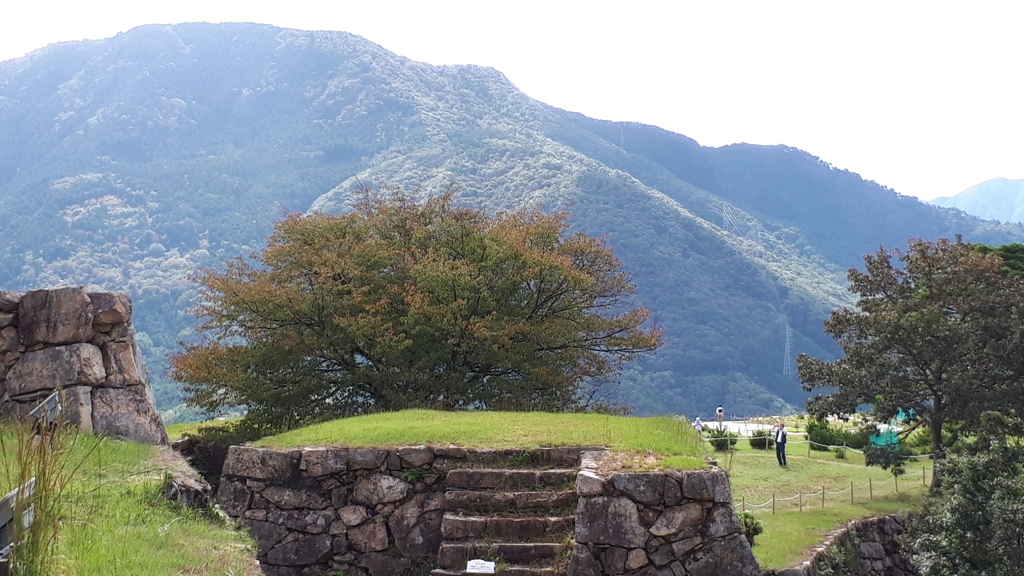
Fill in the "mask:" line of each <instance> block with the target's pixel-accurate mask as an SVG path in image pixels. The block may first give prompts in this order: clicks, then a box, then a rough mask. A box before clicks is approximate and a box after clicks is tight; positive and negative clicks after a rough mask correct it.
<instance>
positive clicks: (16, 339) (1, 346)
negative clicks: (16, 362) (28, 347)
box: [0, 326, 21, 352]
mask: <svg viewBox="0 0 1024 576" xmlns="http://www.w3.org/2000/svg"><path fill="white" fill-rule="evenodd" d="M18 346H21V337H20V336H18V329H17V328H16V327H14V326H7V327H6V328H4V329H3V330H0V352H13V351H15V350H17V349H18Z"/></svg>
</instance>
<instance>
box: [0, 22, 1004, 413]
mask: <svg viewBox="0 0 1024 576" xmlns="http://www.w3.org/2000/svg"><path fill="white" fill-rule="evenodd" d="M385 182H387V183H396V184H400V185H403V186H405V187H407V188H408V189H417V188H418V189H419V193H420V194H424V195H426V194H434V193H439V192H441V191H443V190H445V189H448V188H449V187H450V186H451V185H452V184H454V185H456V186H458V190H459V191H458V193H457V194H456V200H457V202H459V203H463V204H467V205H472V206H474V207H478V208H483V209H485V210H488V211H491V212H498V211H501V210H503V209H509V208H518V207H524V206H530V207H532V206H541V207H543V208H545V209H550V210H558V209H566V210H569V211H570V212H571V213H572V218H571V222H572V225H573V227H574V228H575V229H578V230H582V231H584V232H587V233H588V234H591V235H595V236H604V237H607V241H608V244H609V245H611V246H613V247H614V248H615V254H616V256H618V257H619V258H620V259H621V260H622V262H623V263H624V265H625V266H626V268H627V269H628V270H629V271H630V272H631V273H632V275H633V278H634V281H635V283H636V286H637V292H638V296H637V301H636V304H638V305H642V306H646V307H648V308H650V309H651V311H652V317H653V320H654V321H655V322H657V323H658V325H659V326H660V327H661V328H662V329H664V330H665V332H666V344H665V346H664V347H663V348H662V350H661V351H660V352H659V353H658V354H657V355H655V356H653V357H651V358H648V359H645V360H643V361H641V362H639V363H637V364H634V365H632V366H630V367H629V368H628V369H627V370H626V371H625V373H624V374H623V378H622V381H621V383H619V384H618V385H617V386H613V387H610V388H609V391H610V392H609V394H610V396H611V398H612V399H614V400H617V401H621V402H625V403H628V404H630V405H632V406H634V407H635V408H636V409H637V410H638V411H640V412H642V413H686V414H688V415H691V416H693V415H697V414H700V413H704V414H707V413H708V412H709V411H710V410H712V409H713V407H714V406H715V405H717V404H719V403H724V404H726V406H727V407H728V409H729V412H730V413H737V414H752V413H761V412H778V411H781V410H786V409H787V408H788V407H790V406H798V407H799V406H802V402H803V398H804V394H803V392H801V391H800V387H799V384H798V382H797V380H796V378H795V376H794V375H793V374H792V372H793V365H792V358H793V357H795V356H796V354H798V353H800V352H806V353H808V354H810V355H811V356H814V357H829V356H830V355H832V354H834V353H835V350H834V348H833V345H832V343H831V342H830V341H829V340H828V339H827V337H826V336H825V335H824V334H823V332H822V321H823V320H824V319H825V318H826V317H827V315H828V311H829V310H830V309H831V308H833V307H835V306H837V305H840V304H845V303H849V302H850V297H849V295H848V294H847V293H846V291H845V289H844V284H845V277H844V272H845V268H846V267H849V266H854V265H858V264H859V263H860V256H861V255H862V254H864V253H866V252H872V251H874V250H875V249H877V247H878V244H881V243H884V244H886V245H887V246H899V245H905V243H906V240H907V238H908V237H910V236H915V237H916V236H920V237H925V238H936V237H938V236H952V235H953V234H956V233H960V234H963V235H964V237H965V238H966V239H969V240H978V241H984V242H987V243H990V244H1001V243H1005V242H1009V241H1015V240H1016V241H1019V240H1021V239H1024V232H1022V229H1021V228H1020V227H1018V226H1010V225H999V224H995V223H986V222H982V221H980V220H977V219H974V218H971V217H967V216H965V215H963V214H960V213H956V212H954V211H948V210H943V209H939V208H936V207H932V206H928V205H925V204H922V203H920V202H918V201H916V200H915V199H913V198H907V197H902V196H899V195H898V194H896V193H894V192H893V191H891V190H888V189H886V188H884V187H882V186H879V185H877V184H875V183H872V182H865V181H864V180H862V179H861V178H860V177H859V176H857V175H856V174H852V173H850V172H846V171H841V170H836V169H834V168H832V167H831V166H829V165H828V164H827V163H825V162H823V161H821V160H819V159H817V158H815V157H813V156H811V155H809V154H807V153H805V152H802V151H799V150H795V149H791V148H785V147H759V146H748V145H736V146H728V147H724V148H704V147H701V146H699V145H698V144H697V143H696V142H694V141H693V140H690V139H688V138H686V137H685V136H681V135H678V134H673V133H671V132H667V131H665V130H661V129H659V128H656V127H652V126H644V125H638V124H623V123H613V122H606V121H601V120H594V119H590V118H587V117H584V116H581V115H579V114H575V113H572V112H566V111H562V110H558V109H555V108H552V107H549V106H547V105H545V104H543V103H540V102H537V101H535V100H532V99H530V98H529V97H527V96H526V95H524V94H523V93H522V92H520V91H519V90H518V89H516V87H515V86H513V85H512V84H510V83H509V82H508V81H507V79H505V77H504V76H502V75H501V74H500V73H499V72H497V71H495V70H492V69H487V68H480V67H473V66H455V67H453V66H441V67H438V66H430V65H427V64H422V63H418V62H413V61H411V60H408V59H406V58H403V57H401V56H398V55H395V54H393V53H390V52H388V51H387V50H385V49H384V48H381V47H380V46H377V45H375V44H373V43H370V42H368V41H365V40H363V39H362V38H359V37H357V36H352V35H349V34H345V33H342V32H305V31H297V30H282V29H278V28H274V27H271V26H265V25H255V24H217V25H213V24H183V25H176V26H146V27H141V28H137V29H135V30H132V31H130V32H127V33H124V34H120V35H118V36H116V37H114V38H111V39H108V40H102V41H86V42H74V43H65V44H59V45H54V46H50V47H48V48H45V49H42V50H39V51H37V52H34V53H32V54H30V55H28V56H26V57H25V58H21V59H18V60H12V61H8V62H3V63H0V230H2V236H0V286H3V287H4V288H6V289H28V288H35V287H40V286H49V285H63V284H86V285H89V286H93V287H96V288H103V289H113V290H117V289H128V290H129V291H130V292H131V294H132V296H133V298H134V300H135V303H136V312H135V318H134V321H135V325H136V328H137V330H139V331H140V335H139V342H140V344H141V345H143V347H144V353H145V354H146V356H147V359H148V361H149V363H150V368H151V372H152V375H151V380H152V381H154V383H155V384H156V388H157V392H158V402H159V404H160V405H161V407H163V408H169V407H171V406H173V405H175V404H177V403H178V402H179V401H180V393H179V387H178V386H177V385H176V384H175V383H173V382H171V381H170V380H169V378H168V377H167V376H166V373H165V367H166V361H165V355H166V354H167V353H168V352H170V351H172V350H174V349H176V343H177V342H178V341H179V340H183V339H188V338H189V337H190V336H191V328H192V326H194V324H195V320H194V318H192V317H191V316H190V315H188V314H187V310H188V309H189V307H190V306H191V305H192V304H193V303H194V301H195V298H196V293H197V292H196V290H195V286H194V285H193V284H192V283H190V282H189V280H188V275H189V274H190V273H191V272H193V271H194V270H196V269H197V268H198V267H203V266H214V267H216V266H220V265H221V263H223V262H224V261H225V260H227V259H229V258H232V257H234V256H235V255H237V254H249V253H251V252H252V251H254V250H258V249H260V248H261V247H262V246H263V243H264V238H265V236H266V235H267V234H268V233H269V232H270V229H271V224H272V223H273V222H274V221H276V220H278V219H280V218H281V217H283V215H285V214H287V213H289V212H296V211H297V212H305V211H309V210H321V211H326V212H332V213H333V212H340V211H344V210H346V209H347V208H348V207H349V206H350V205H351V200H352V197H351V194H350V193H351V192H352V191H353V190H356V189H358V188H360V187H362V186H363V185H373V184H378V183H385Z"/></svg>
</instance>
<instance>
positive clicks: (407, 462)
mask: <svg viewBox="0 0 1024 576" xmlns="http://www.w3.org/2000/svg"><path fill="white" fill-rule="evenodd" d="M398 458H399V459H400V460H401V461H402V467H403V468H418V467H420V466H424V465H426V464H430V463H431V462H433V461H434V453H433V452H432V451H431V450H430V448H427V447H426V446H422V445H421V446H403V447H401V448H399V449H398Z"/></svg>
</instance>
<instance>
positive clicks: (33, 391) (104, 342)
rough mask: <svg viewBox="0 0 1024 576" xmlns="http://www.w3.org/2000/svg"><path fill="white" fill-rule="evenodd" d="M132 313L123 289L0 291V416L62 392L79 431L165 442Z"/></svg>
mask: <svg viewBox="0 0 1024 576" xmlns="http://www.w3.org/2000/svg"><path fill="white" fill-rule="evenodd" d="M131 315H132V302H131V299H130V298H129V297H128V295H127V294H126V293H124V292H90V293H87V292H86V291H85V289H84V288H82V287H81V286H78V287H69V288H58V289H54V290H32V291H29V292H26V293H19V292H0V359H2V362H0V415H2V416H5V417H16V418H20V417H25V416H26V415H27V414H28V412H29V411H30V410H31V409H32V408H34V407H35V406H36V405H37V404H38V403H39V402H40V401H41V400H42V399H44V398H46V397H47V396H49V395H50V394H51V393H53V392H54V391H59V392H61V396H62V406H63V409H64V412H63V413H64V418H65V419H67V420H69V421H71V422H74V423H75V424H77V425H78V426H79V427H81V428H82V429H83V430H87V431H90V432H96V433H105V434H110V435H113V436H118V437H123V438H130V439H133V440H138V441H140V442H146V443H150V444H166V443H167V433H166V431H165V430H164V426H163V422H162V421H161V420H160V415H159V414H158V413H157V411H156V404H155V402H154V399H153V393H152V391H151V390H150V388H149V386H148V385H147V384H146V383H145V379H146V375H145V365H144V364H143V361H142V355H141V353H140V352H139V348H138V346H137V345H136V343H135V329H134V328H133V327H132V323H131Z"/></svg>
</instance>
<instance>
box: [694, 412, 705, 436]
mask: <svg viewBox="0 0 1024 576" xmlns="http://www.w3.org/2000/svg"><path fill="white" fill-rule="evenodd" d="M693 429H694V430H696V431H697V434H703V433H704V423H703V422H701V421H700V416H697V419H696V420H694V421H693Z"/></svg>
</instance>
